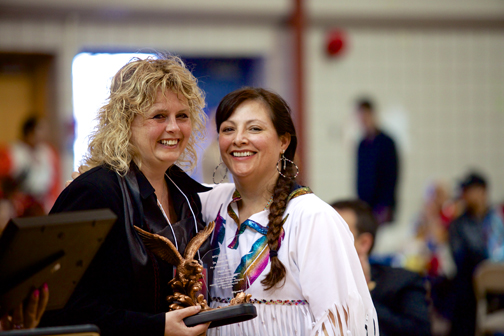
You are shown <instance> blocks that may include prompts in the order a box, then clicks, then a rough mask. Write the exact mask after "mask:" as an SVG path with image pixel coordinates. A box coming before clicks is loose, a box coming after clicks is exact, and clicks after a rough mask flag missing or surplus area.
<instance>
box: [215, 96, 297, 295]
mask: <svg viewBox="0 0 504 336" xmlns="http://www.w3.org/2000/svg"><path fill="white" fill-rule="evenodd" d="M249 100H255V101H259V102H262V103H263V104H264V106H265V107H267V108H268V110H269V115H270V117H271V121H272V123H273V126H274V127H275V130H276V132H277V134H278V136H282V135H286V134H290V136H291V140H290V144H289V147H287V149H286V150H285V153H284V155H285V157H286V158H287V159H289V160H291V161H294V154H296V147H297V138H296V129H295V128H294V123H293V122H292V118H291V115H290V112H291V111H290V108H289V106H288V105H287V103H286V102H285V100H283V99H282V97H280V96H279V95H278V94H276V93H273V92H271V91H268V90H265V89H261V88H251V87H246V88H242V89H239V90H236V91H233V92H231V93H229V94H227V95H226V96H225V97H224V98H222V100H221V102H220V104H219V107H218V108H217V112H216V114H215V123H216V126H217V133H218V132H219V130H220V126H221V124H222V123H223V122H224V121H226V120H227V119H229V117H231V115H232V114H233V112H234V111H235V110H236V108H237V107H238V106H240V105H241V104H242V103H244V102H245V101H249ZM283 174H284V175H285V176H286V177H283V176H281V175H279V177H278V179H277V182H276V184H275V187H274V189H273V202H272V203H271V206H270V213H269V216H268V220H269V222H268V233H267V235H266V237H267V239H268V246H269V248H270V251H278V241H279V237H280V233H281V232H282V226H283V214H284V212H285V209H286V208H287V198H288V197H289V194H290V192H291V189H292V186H293V184H294V183H295V179H294V178H293V177H294V176H295V174H296V171H295V169H294V166H293V165H290V164H288V165H287V167H286V169H285V171H284V172H283ZM270 262H271V270H270V272H269V273H268V274H267V275H266V278H265V279H264V280H262V281H261V284H263V286H264V287H265V289H266V290H269V289H271V288H273V287H275V285H276V284H277V283H278V282H279V281H281V280H282V279H284V278H285V272H286V271H285V266H284V265H283V264H282V262H281V261H280V260H279V259H278V257H277V256H270Z"/></svg>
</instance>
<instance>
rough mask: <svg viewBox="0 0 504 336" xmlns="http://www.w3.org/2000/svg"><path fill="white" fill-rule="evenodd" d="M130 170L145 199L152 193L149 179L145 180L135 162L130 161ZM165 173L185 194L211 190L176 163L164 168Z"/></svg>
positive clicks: (169, 183) (152, 189)
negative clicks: (133, 173)
mask: <svg viewBox="0 0 504 336" xmlns="http://www.w3.org/2000/svg"><path fill="white" fill-rule="evenodd" d="M130 169H131V170H133V171H134V172H135V175H136V178H137V181H138V188H139V191H140V196H141V197H142V198H143V199H146V198H147V197H149V196H150V195H152V194H153V193H154V191H155V190H154V188H153V187H152V185H151V184H150V182H149V180H147V177H145V175H144V174H143V173H142V171H140V169H138V167H137V165H136V164H135V163H133V162H132V163H131V167H130ZM166 174H167V175H168V176H169V177H170V178H171V179H172V180H173V181H175V183H177V186H178V187H179V188H180V189H182V191H183V192H184V193H185V194H196V193H200V192H205V191H209V190H212V188H208V187H205V186H203V185H201V184H200V183H198V182H196V181H195V180H193V179H192V178H191V177H190V176H189V175H187V174H186V173H185V172H184V171H183V170H182V169H180V167H178V166H176V165H172V166H170V168H168V169H167V170H166ZM167 182H168V185H171V184H172V183H171V182H170V181H169V180H168V181H167Z"/></svg>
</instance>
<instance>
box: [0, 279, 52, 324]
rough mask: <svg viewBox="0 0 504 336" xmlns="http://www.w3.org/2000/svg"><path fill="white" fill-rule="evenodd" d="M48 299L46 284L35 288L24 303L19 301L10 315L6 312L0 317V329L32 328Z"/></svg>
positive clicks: (37, 322)
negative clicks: (40, 287)
mask: <svg viewBox="0 0 504 336" xmlns="http://www.w3.org/2000/svg"><path fill="white" fill-rule="evenodd" d="M48 301H49V288H48V287H47V284H44V285H43V286H42V289H35V290H34V291H33V292H32V293H31V295H30V298H29V299H28V302H27V303H26V304H23V303H21V304H20V305H19V306H18V307H17V308H15V309H14V312H13V314H12V316H10V315H9V314H6V315H4V316H3V317H2V319H1V328H0V330H12V329H32V328H35V327H36V326H37V325H38V324H39V322H40V319H41V318H42V314H43V313H44V311H45V309H46V306H47V302H48Z"/></svg>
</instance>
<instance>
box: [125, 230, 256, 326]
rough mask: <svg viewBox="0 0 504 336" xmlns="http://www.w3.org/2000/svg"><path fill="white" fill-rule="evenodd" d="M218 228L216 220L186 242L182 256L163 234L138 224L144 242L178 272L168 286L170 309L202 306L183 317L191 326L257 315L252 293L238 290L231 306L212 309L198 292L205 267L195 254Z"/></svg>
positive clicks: (219, 324) (226, 322)
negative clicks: (195, 311)
mask: <svg viewBox="0 0 504 336" xmlns="http://www.w3.org/2000/svg"><path fill="white" fill-rule="evenodd" d="M214 227H215V222H210V223H209V224H208V225H207V226H206V227H205V229H204V230H202V231H200V232H199V233H198V234H197V235H196V236H194V237H193V238H192V239H191V241H190V242H189V243H188V244H187V247H186V249H185V251H184V256H182V255H181V254H180V253H179V252H178V251H177V249H176V247H175V245H173V243H172V242H171V241H170V240H169V239H167V238H165V237H162V236H160V235H157V234H152V233H149V232H147V231H144V230H142V229H140V228H139V227H136V226H135V229H136V231H137V232H138V234H139V236H140V238H141V239H142V241H143V243H144V245H145V246H146V247H147V248H148V249H149V250H150V251H151V252H152V253H154V254H155V255H156V256H158V257H159V258H161V259H162V260H164V261H166V262H168V263H170V264H172V265H175V266H176V268H177V272H176V274H175V277H174V278H173V279H172V280H170V282H169V283H168V285H170V286H171V287H172V290H173V295H171V296H169V297H168V298H167V300H168V302H169V303H170V309H171V310H177V309H182V308H186V307H190V306H197V305H199V306H200V307H201V312H199V313H198V314H196V315H193V316H189V317H187V318H185V319H184V322H185V324H186V325H187V326H188V327H191V326H195V325H197V324H201V323H207V322H212V323H211V324H210V327H209V328H215V327H218V326H222V325H226V324H230V323H238V322H242V321H246V320H249V319H252V318H254V317H256V316H257V313H256V309H255V307H254V305H253V304H251V303H249V300H250V295H246V294H245V293H239V294H238V295H237V296H236V297H235V298H234V299H233V300H231V303H230V305H229V306H227V307H224V308H215V309H213V308H210V307H209V306H208V303H207V301H206V300H205V298H204V296H203V294H199V295H198V296H196V294H197V293H198V292H199V291H200V290H201V288H202V283H201V281H200V280H201V279H202V278H203V275H202V272H203V266H202V265H201V264H200V263H199V262H198V261H197V260H195V259H194V256H195V254H196V252H197V251H198V249H199V248H200V246H201V245H202V244H203V242H204V241H205V240H206V239H207V238H208V237H209V236H210V234H211V233H212V232H213V229H214Z"/></svg>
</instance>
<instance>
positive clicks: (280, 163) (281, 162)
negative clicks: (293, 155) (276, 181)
mask: <svg viewBox="0 0 504 336" xmlns="http://www.w3.org/2000/svg"><path fill="white" fill-rule="evenodd" d="M287 162H289V163H290V164H292V165H293V166H294V167H296V175H294V176H293V177H288V176H286V175H284V174H283V173H282V169H281V168H279V166H280V167H281V166H283V170H285V169H286V168H287ZM276 169H277V172H278V174H280V175H282V176H283V177H285V178H292V179H295V178H296V177H297V176H298V175H299V167H298V166H297V165H296V164H295V163H294V161H291V160H289V159H287V158H286V157H285V156H284V154H283V153H282V156H281V157H280V159H279V160H278V162H277V165H276Z"/></svg>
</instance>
